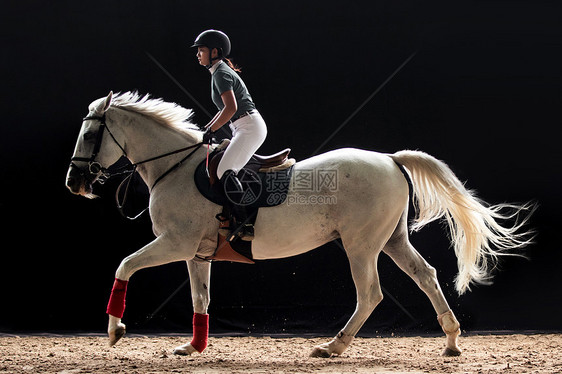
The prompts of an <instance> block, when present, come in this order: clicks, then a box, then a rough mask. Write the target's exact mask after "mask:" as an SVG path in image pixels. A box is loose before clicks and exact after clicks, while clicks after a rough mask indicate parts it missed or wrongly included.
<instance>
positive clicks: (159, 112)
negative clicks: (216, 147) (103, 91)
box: [111, 91, 200, 134]
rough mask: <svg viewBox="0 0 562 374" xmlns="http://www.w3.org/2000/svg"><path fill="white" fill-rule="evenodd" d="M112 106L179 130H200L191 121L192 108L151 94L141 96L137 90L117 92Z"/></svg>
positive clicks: (184, 131)
mask: <svg viewBox="0 0 562 374" xmlns="http://www.w3.org/2000/svg"><path fill="white" fill-rule="evenodd" d="M111 106H112V107H115V108H120V109H123V110H127V111H132V112H136V113H139V114H143V115H145V116H147V117H150V118H152V119H153V120H155V121H156V122H158V123H159V124H161V125H164V126H168V127H170V128H172V129H175V130H177V131H179V132H183V133H186V132H189V133H191V134H192V131H186V130H197V131H200V130H199V127H197V125H195V124H193V123H192V122H190V119H191V117H193V111H192V110H191V109H186V108H183V107H182V106H180V105H178V104H176V103H170V102H166V101H164V100H162V99H152V98H150V94H146V95H144V96H141V95H140V94H139V93H138V92H137V91H134V92H131V91H128V92H123V93H117V94H115V95H114V96H113V99H112V100H111Z"/></svg>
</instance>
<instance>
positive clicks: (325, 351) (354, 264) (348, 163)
mask: <svg viewBox="0 0 562 374" xmlns="http://www.w3.org/2000/svg"><path fill="white" fill-rule="evenodd" d="M190 116H191V111H190V110H187V109H184V108H182V107H180V106H178V105H176V104H173V103H167V102H164V101H162V100H159V99H158V100H155V99H149V97H148V95H146V96H144V97H140V96H139V95H138V94H137V93H130V92H127V93H123V94H120V95H116V96H115V97H113V96H112V93H110V94H109V95H108V96H107V97H106V98H101V99H99V100H96V101H94V102H93V103H92V104H91V105H90V106H89V114H88V117H86V118H85V119H84V121H83V123H82V128H81V131H80V135H79V137H78V141H77V144H76V148H75V151H74V156H73V162H72V164H71V167H70V168H69V171H68V175H67V181H66V184H67V186H68V188H69V189H70V190H71V192H72V193H74V194H79V195H82V196H85V197H90V198H91V197H93V195H92V184H93V183H94V182H95V181H96V180H97V179H98V178H99V177H100V175H102V174H103V173H104V172H105V170H106V168H107V167H109V166H110V165H112V164H114V163H115V162H116V161H117V160H118V159H119V158H120V157H121V156H122V155H125V156H126V157H127V158H128V159H129V160H130V161H131V162H132V163H133V164H138V168H137V170H138V172H139V173H140V175H141V177H142V178H143V180H144V181H145V183H146V184H147V185H148V186H149V187H151V190H150V204H149V208H150V217H151V219H152V223H153V230H154V233H155V235H156V239H155V240H154V241H152V242H151V243H149V244H147V245H146V246H145V247H143V248H141V249H139V250H138V251H136V252H135V253H133V254H131V255H130V256H128V257H126V258H125V259H123V261H122V262H121V264H120V265H119V267H118V269H117V271H116V274H115V277H116V284H117V282H118V281H119V282H121V283H120V284H121V285H122V284H125V285H126V283H127V282H128V280H129V278H130V277H131V276H132V275H133V274H134V273H135V272H136V271H138V270H140V269H143V268H147V267H151V266H157V265H163V264H167V263H170V262H173V261H187V267H188V270H189V276H190V281H191V293H192V298H193V309H194V315H195V316H201V315H203V316H205V315H207V308H208V305H209V301H210V297H209V281H210V269H211V264H210V263H209V262H205V261H200V260H198V257H199V256H207V255H209V254H212V253H213V251H214V250H215V249H216V246H217V230H218V221H217V220H216V219H215V215H216V214H217V213H219V212H220V211H221V207H220V206H218V205H216V204H214V203H212V202H210V201H208V200H207V199H205V198H204V197H203V196H202V195H201V194H200V193H199V191H198V190H197V188H196V186H195V183H194V181H193V175H194V171H195V168H196V166H197V165H198V164H199V163H200V162H201V161H202V160H204V159H205V156H206V151H207V150H206V147H195V148H193V147H190V149H191V151H190V150H184V151H183V152H179V153H173V154H171V155H168V156H166V157H155V156H159V155H163V154H168V153H170V152H172V151H175V150H178V149H184V148H186V146H195V145H197V144H199V143H200V142H201V141H202V132H201V131H199V130H198V129H197V127H196V126H195V125H193V124H191V123H189V122H188V120H189V118H190ZM104 129H105V130H106V131H104ZM190 152H191V153H192V155H191V157H186V155H187V154H188V153H190ZM154 157H155V158H154ZM152 158H154V159H153V160H151V161H148V162H144V161H146V160H150V159H152ZM180 160H182V162H181V163H179V161H180ZM397 163H398V164H401V165H403V166H404V167H406V168H407V170H408V174H409V175H410V177H411V180H412V182H413V196H414V202H415V204H416V206H417V215H416V219H415V222H414V224H413V229H414V230H419V229H421V228H422V227H423V226H424V225H426V224H427V223H429V222H431V221H434V220H436V219H440V218H443V217H444V218H445V219H446V221H447V223H448V224H449V227H450V232H451V240H452V244H453V247H454V250H455V253H456V256H457V259H458V270H459V273H458V274H457V276H456V279H455V286H456V289H457V291H458V293H459V294H462V293H464V292H465V291H467V290H469V289H470V288H469V286H470V284H471V283H472V282H478V283H489V280H490V270H491V268H492V267H493V265H494V264H495V262H496V260H497V257H498V256H499V255H502V254H506V253H507V252H506V250H509V249H512V248H520V247H523V246H525V245H527V244H528V243H529V240H530V239H529V238H528V233H527V232H520V231H522V230H520V229H521V226H522V225H523V224H524V223H525V222H526V220H527V218H525V219H523V220H522V221H520V222H518V221H517V220H515V223H514V224H511V225H510V226H509V227H505V226H502V225H500V224H499V223H498V221H503V220H504V219H512V218H514V217H515V215H516V214H518V213H519V212H520V211H521V210H522V209H529V208H531V207H530V206H529V205H524V206H517V205H507V204H500V205H493V206H489V205H487V204H485V203H484V202H482V201H480V200H478V199H477V198H476V197H475V196H474V194H473V193H472V192H471V191H468V190H467V189H465V187H464V186H463V184H462V183H461V182H460V181H459V180H458V179H457V178H456V176H455V175H454V174H453V172H452V171H451V170H450V169H449V167H448V166H447V165H446V164H444V163H443V162H441V161H439V160H437V159H435V158H434V157H432V156H430V155H428V154H425V153H423V152H417V151H401V152H397V153H395V154H392V155H391V154H380V153H376V152H370V151H364V150H358V149H340V150H335V151H331V152H327V153H324V154H321V155H318V156H315V157H312V158H310V159H306V160H303V161H300V162H297V163H296V165H295V166H294V172H293V177H292V178H293V179H294V178H295V175H296V174H298V173H299V171H306V172H310V171H313V174H312V177H313V178H316V177H318V175H317V174H315V172H316V171H320V170H324V171H325V170H329V171H333V172H335V176H336V177H337V186H336V188H334V185H333V184H331V185H327V184H326V185H324V186H320V187H321V188H320V189H319V190H318V189H315V190H313V189H308V190H306V189H304V190H302V191H297V186H298V181H295V180H292V183H291V187H290V189H289V193H288V201H293V202H298V203H293V204H281V205H279V206H276V207H271V208H262V209H260V210H259V214H258V216H257V220H256V223H255V239H254V241H253V245H252V251H253V256H254V259H259V260H262V259H264V260H265V259H274V258H283V257H289V256H295V255H298V254H301V253H304V252H307V251H310V250H312V249H314V248H316V247H319V246H321V245H323V244H325V243H327V242H329V241H331V240H334V239H336V238H341V241H342V243H343V246H344V247H345V251H346V253H347V256H348V259H349V263H350V266H351V273H352V276H353V281H354V283H355V287H356V291H357V306H356V309H355V312H354V313H353V315H352V316H351V318H350V319H349V321H348V322H347V324H346V325H345V326H344V327H343V329H342V330H341V331H340V333H339V334H338V335H337V336H336V337H335V338H334V339H332V340H331V341H330V342H327V343H325V344H322V345H320V346H317V347H315V348H314V350H313V351H312V353H311V356H318V357H330V356H332V355H340V354H342V352H344V350H345V349H346V348H347V347H348V346H349V345H350V343H351V341H352V339H353V337H354V336H355V335H356V334H357V332H358V331H359V329H360V328H361V326H362V325H363V324H364V322H365V321H366V320H367V318H368V317H369V315H370V314H371V313H372V311H373V310H374V308H375V307H376V306H377V304H378V303H380V302H381V300H382V299H383V294H382V292H381V288H380V285H379V276H378V273H377V260H378V257H379V254H380V253H381V251H384V252H385V253H386V254H387V255H389V256H390V257H391V258H392V259H393V260H394V261H395V262H396V264H397V265H398V266H399V267H400V268H401V269H402V270H403V271H404V272H406V274H408V275H409V276H410V277H411V278H412V279H413V280H414V281H415V282H416V283H417V284H418V286H419V287H420V288H421V290H423V292H425V294H426V295H427V296H428V298H429V299H430V301H431V303H432V305H433V307H434V308H435V312H436V315H437V320H438V322H439V324H440V325H441V327H442V329H443V331H444V333H445V334H446V336H447V340H446V348H445V351H444V354H445V355H459V354H460V353H461V350H460V348H459V347H458V344H457V337H458V335H459V334H460V324H459V322H458V321H457V319H456V318H455V316H454V314H453V312H452V311H451V309H450V307H449V305H448V304H447V301H446V300H445V297H444V295H443V292H442V291H441V288H440V286H439V283H438V281H437V277H436V271H435V269H434V268H433V267H431V266H430V265H429V264H428V263H427V262H426V261H425V260H424V259H423V258H422V256H421V255H420V254H419V253H418V252H417V251H416V249H415V248H414V247H413V246H412V244H411V243H410V241H409V239H408V224H407V215H408V201H409V188H408V182H407V179H406V177H405V175H403V173H402V172H401V171H400V169H399V167H398V166H397ZM174 166H177V167H175V168H173V167H174ZM169 170H171V171H170V172H168V171H169ZM163 175H165V177H164V178H161V176H163ZM155 182H157V183H156V184H155ZM332 182H333V181H332ZM315 183H318V181H315ZM318 196H329V197H330V198H329V199H326V200H325V201H324V202H326V201H329V202H330V203H322V201H320V200H319V199H318ZM504 208H507V209H510V211H512V212H513V211H514V212H515V213H512V214H502V213H501V212H500V211H501V210H502V209H504ZM527 217H528V215H527ZM196 255H198V256H196ZM117 288H119V287H117ZM114 291H115V294H116V295H117V294H119V295H121V301H120V302H121V303H122V304H123V305H122V308H121V309H124V297H125V290H124V289H123V288H122V287H121V289H114ZM112 297H113V294H112ZM115 297H116V298H119V297H118V296H115ZM117 303H119V301H118V302H117ZM110 304H111V301H110ZM118 307H119V306H118ZM108 310H109V309H108ZM108 313H109V314H110V315H109V326H108V334H109V337H110V344H111V345H112V344H115V342H116V341H117V340H119V338H121V337H122V336H123V334H124V333H125V325H124V324H123V323H122V322H121V317H122V310H121V313H119V312H116V313H114V312H111V311H109V312H108ZM112 313H113V315H112ZM207 321H208V319H207ZM207 323H208V322H207ZM202 324H203V325H204V324H205V321H204V320H203V322H201V320H199V321H195V319H194V339H193V340H192V342H191V343H187V344H185V345H183V346H180V347H177V348H176V349H175V350H174V353H176V354H191V353H194V352H197V351H199V352H201V351H202V350H203V349H204V348H205V346H206V340H207V333H208V325H207V328H205V326H203V328H202V330H201V325H202ZM196 335H198V336H196Z"/></svg>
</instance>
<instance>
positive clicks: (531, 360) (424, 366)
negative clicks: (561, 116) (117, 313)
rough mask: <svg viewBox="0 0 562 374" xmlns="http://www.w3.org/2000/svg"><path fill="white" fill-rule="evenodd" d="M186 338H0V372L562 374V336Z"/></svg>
mask: <svg viewBox="0 0 562 374" xmlns="http://www.w3.org/2000/svg"><path fill="white" fill-rule="evenodd" d="M189 340H190V338H189V337H168V336H166V337H162V336H157V337H154V336H153V337H146V336H133V337H130V336H129V337H127V336H126V337H125V338H123V339H122V340H121V341H120V342H119V343H118V344H117V345H116V346H115V347H112V348H109V347H108V346H107V340H106V338H105V337H101V336H81V337H69V336H49V337H44V336H22V337H18V336H3V337H0V373H61V374H62V373H504V374H511V373H562V335H561V334H535V335H479V336H464V337H461V338H460V346H461V348H462V349H463V354H462V355H461V356H460V357H453V358H447V357H442V356H441V352H442V350H443V347H444V343H445V338H444V337H438V338H435V337H388V338H369V339H366V338H357V339H355V340H354V342H353V344H352V345H351V347H350V348H349V349H348V350H347V351H346V352H344V354H343V355H342V356H340V357H333V358H329V359H321V358H309V357H308V354H309V353H310V351H311V349H312V347H313V346H314V345H316V344H319V343H323V342H325V341H326V339H325V338H311V339H305V338H282V339H278V338H270V337H258V338H256V337H220V338H210V339H209V346H208V348H207V350H205V352H204V353H203V354H200V355H199V354H198V355H194V356H187V357H184V356H176V355H173V354H172V349H173V348H174V347H175V346H177V345H181V344H183V343H185V342H187V341H189Z"/></svg>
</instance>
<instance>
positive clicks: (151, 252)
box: [107, 235, 195, 346]
mask: <svg viewBox="0 0 562 374" xmlns="http://www.w3.org/2000/svg"><path fill="white" fill-rule="evenodd" d="M180 243H181V245H180ZM194 253H195V246H194V247H193V248H191V247H190V246H189V245H186V244H185V240H174V239H172V238H170V237H169V236H166V235H162V236H160V237H158V238H156V239H155V240H154V241H152V242H150V243H149V244H147V245H146V246H144V247H143V248H141V249H139V250H138V251H136V252H135V253H133V254H132V255H130V256H127V257H125V258H124V259H123V261H121V264H120V265H119V267H118V268H117V271H116V272H115V282H114V283H113V289H112V290H111V296H110V298H109V303H108V305H107V314H108V315H109V324H108V327H107V333H108V336H109V345H110V346H112V345H114V344H115V343H117V342H118V341H119V339H121V338H122V337H123V336H124V335H125V331H126V327H125V324H123V323H122V322H121V319H122V318H123V313H124V312H125V297H126V294H127V286H128V283H129V279H130V278H131V276H132V275H133V274H134V273H135V272H137V271H138V270H140V269H144V268H147V267H152V266H158V265H164V264H168V263H170V262H174V261H180V260H184V259H186V258H190V257H193V254H194Z"/></svg>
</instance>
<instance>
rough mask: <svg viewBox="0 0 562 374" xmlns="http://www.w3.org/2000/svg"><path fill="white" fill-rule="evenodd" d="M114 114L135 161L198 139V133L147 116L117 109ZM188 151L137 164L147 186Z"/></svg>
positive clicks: (158, 154)
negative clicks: (173, 127) (188, 133)
mask: <svg viewBox="0 0 562 374" xmlns="http://www.w3.org/2000/svg"><path fill="white" fill-rule="evenodd" d="M114 117H115V122H119V123H120V124H121V129H122V132H123V136H124V139H125V141H124V143H125V147H124V148H125V151H126V153H127V158H128V159H129V161H131V162H132V163H133V164H136V163H139V162H143V161H145V160H148V159H150V158H152V157H157V156H161V155H164V154H166V153H169V152H173V151H175V150H178V149H181V148H185V147H188V146H190V145H194V144H196V143H197V142H198V140H197V139H196V137H195V136H189V135H186V134H185V133H180V132H179V131H177V130H175V129H172V128H170V127H168V126H164V125H160V124H158V123H156V122H155V121H154V120H153V119H151V118H149V117H147V116H145V115H141V114H138V113H134V112H129V111H126V110H123V109H118V108H116V110H114ZM186 152H189V151H186ZM186 152H180V153H178V154H174V155H170V156H166V157H162V158H159V159H156V160H153V161H150V162H146V163H142V164H140V165H139V166H138V168H137V171H138V172H139V174H140V175H141V177H142V179H143V180H144V182H145V183H146V184H147V185H148V186H152V185H153V184H154V182H155V181H156V179H157V178H159V177H160V176H161V175H162V174H163V173H164V172H166V171H167V170H168V169H169V168H170V167H171V166H172V165H174V164H176V163H177V162H179V160H181V159H182V158H184V157H185V156H186ZM188 161H189V160H188Z"/></svg>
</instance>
